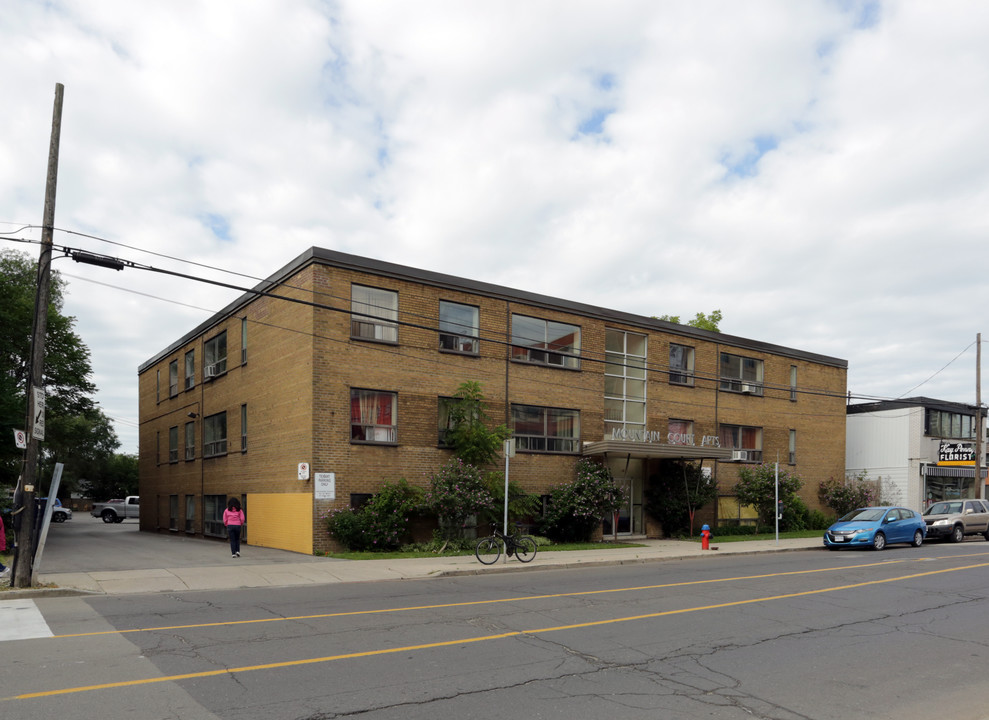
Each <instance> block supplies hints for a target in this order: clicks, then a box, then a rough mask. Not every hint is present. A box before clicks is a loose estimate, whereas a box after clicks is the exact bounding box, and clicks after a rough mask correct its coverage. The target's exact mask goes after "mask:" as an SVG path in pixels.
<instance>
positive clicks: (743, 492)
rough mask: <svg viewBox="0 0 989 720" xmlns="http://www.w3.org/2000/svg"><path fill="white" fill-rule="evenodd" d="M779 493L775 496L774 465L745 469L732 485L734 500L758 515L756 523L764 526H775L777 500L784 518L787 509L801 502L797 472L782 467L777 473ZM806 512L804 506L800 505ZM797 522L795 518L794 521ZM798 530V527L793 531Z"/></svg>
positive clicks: (802, 482) (775, 470)
mask: <svg viewBox="0 0 989 720" xmlns="http://www.w3.org/2000/svg"><path fill="white" fill-rule="evenodd" d="M778 473H779V474H778V478H779V494H778V496H777V491H776V482H777V468H776V466H775V465H767V464H765V463H763V464H762V465H755V466H745V467H743V468H742V469H740V470H739V471H738V482H736V483H735V497H737V498H738V502H739V503H741V504H742V505H751V506H752V507H754V508H755V509H756V512H757V513H758V514H759V523H760V524H761V525H764V526H766V527H772V526H775V525H776V500H777V497H778V498H779V500H780V501H781V502H782V503H783V515H784V519H785V518H786V508H787V507H791V508H795V507H797V505H796V503H797V502H800V504H801V505H803V502H802V501H800V498H798V497H797V491H798V490H800V488H801V487H802V486H803V484H804V481H803V480H801V479H800V476H799V475H797V474H796V473H790V472H788V471H787V470H786V469H784V468H779V470H778ZM803 507H804V509H805V510H806V505H804V506H803ZM794 520H796V518H794ZM794 529H798V528H794Z"/></svg>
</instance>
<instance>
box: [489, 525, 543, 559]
mask: <svg viewBox="0 0 989 720" xmlns="http://www.w3.org/2000/svg"><path fill="white" fill-rule="evenodd" d="M491 531H492V533H493V534H492V535H489V536H488V537H485V538H481V539H480V540H478V541H477V547H475V548H474V555H476V556H477V559H478V562H480V563H482V564H484V565H493V564H494V563H496V562H498V558H500V557H501V548H502V545H504V546H505V554H506V555H507V556H508V557H511V556H512V555H515V557H517V558H518V559H519V562H524V563H527V562H530V561H531V560H532V559H533V558H534V557H536V541H535V540H534V539H532V538H531V537H530V536H528V535H519V534H518V530H517V529H516V532H514V533H512V534H511V535H506V534H505V533H503V532H501V530H499V529H498V527H497V526H496V525H492V526H491Z"/></svg>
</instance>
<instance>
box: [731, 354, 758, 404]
mask: <svg viewBox="0 0 989 720" xmlns="http://www.w3.org/2000/svg"><path fill="white" fill-rule="evenodd" d="M721 389H722V390H730V391H732V392H740V393H748V394H751V395H762V360H756V359H755V358H749V357H742V356H741V355H732V354H730V353H721Z"/></svg>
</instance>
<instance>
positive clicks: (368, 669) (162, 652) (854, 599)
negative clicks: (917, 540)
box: [0, 541, 989, 720]
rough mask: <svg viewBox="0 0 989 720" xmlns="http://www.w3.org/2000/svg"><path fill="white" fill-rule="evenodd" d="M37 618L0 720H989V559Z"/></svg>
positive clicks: (149, 600) (95, 606) (705, 572)
mask: <svg viewBox="0 0 989 720" xmlns="http://www.w3.org/2000/svg"><path fill="white" fill-rule="evenodd" d="M35 602H36V607H37V608H38V609H39V610H40V612H41V614H42V616H43V617H44V619H45V621H46V622H47V623H48V626H49V627H50V628H51V631H52V633H53V634H54V637H51V638H44V639H32V640H18V641H9V642H6V643H2V645H3V647H0V652H3V654H4V657H5V663H4V671H3V676H2V677H3V680H2V688H3V689H2V691H0V696H2V697H3V699H2V700H0V717H3V718H4V720H15V719H16V720H19V719H20V718H52V717H72V718H90V717H92V718H96V717H100V718H104V717H105V718H117V717H121V718H123V717H125V716H126V717H128V718H133V717H137V718H145V717H146V718H159V717H182V718H212V717H219V718H224V720H227V719H231V720H233V719H236V720H240V719H244V720H247V719H251V720H253V719H255V718H313V719H314V720H315V719H316V718H336V717H345V716H348V715H360V716H361V717H362V718H371V719H374V720H378V719H386V718H389V719H390V718H396V719H398V718H402V719H403V720H417V719H419V718H423V719H425V718H429V719H430V720H446V719H447V718H449V719H451V720H453V719H454V718H456V719H457V720H462V718H465V717H467V718H498V719H499V720H501V719H502V718H504V716H506V715H511V716H515V715H518V716H522V717H533V718H551V719H554V718H561V719H563V718H566V719H567V720H581V719H583V718H588V719H591V718H600V717H602V716H609V715H619V716H622V717H624V718H728V719H732V720H734V719H735V718H738V719H742V718H745V719H746V720H751V718H774V719H776V718H781V719H789V718H822V719H823V718H846V717H869V718H922V717H923V718H928V717H933V716H935V715H943V714H948V715H950V716H951V717H952V718H982V717H989V699H987V693H986V692H985V682H984V674H985V673H984V666H985V664H986V662H987V661H989V624H987V623H986V622H985V617H986V614H987V612H989V543H986V542H985V541H981V542H967V543H964V544H961V545H925V546H924V547H922V548H920V549H912V548H907V547H903V548H893V549H890V550H887V551H885V552H883V553H869V552H841V553H821V552H819V551H814V552H810V551H808V552H792V553H783V554H774V555H753V556H735V557H730V558H729V557H725V558H723V559H722V558H717V559H714V558H710V559H706V560H704V561H675V562H664V563H654V564H643V565H628V566H621V567H604V568H593V569H587V570H573V569H571V570H548V571H543V572H526V573H519V574H499V575H480V576H468V577H461V578H448V579H436V580H425V581H401V582H382V583H355V584H340V585H333V586H318V587H311V586H307V587H300V588H278V589H257V590H238V591H224V592H196V593H164V594H149V595H139V596H115V597H102V596H101V597H90V598H48V599H39V600H37V601H35ZM32 693H40V695H39V696H35V697H32V696H31V694H32ZM948 708H950V712H947V709H948Z"/></svg>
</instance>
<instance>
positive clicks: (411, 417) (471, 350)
mask: <svg viewBox="0 0 989 720" xmlns="http://www.w3.org/2000/svg"><path fill="white" fill-rule="evenodd" d="M138 374H139V383H140V422H141V429H140V477H141V495H142V503H141V529H142V530H161V531H165V530H171V531H174V532H178V533H187V534H190V535H197V536H206V537H210V536H215V537H222V536H223V527H222V522H221V517H222V513H223V508H224V506H225V503H226V499H227V498H228V497H230V496H237V497H240V498H241V499H242V502H243V504H244V506H245V508H246V510H247V517H248V525H247V528H246V535H247V541H248V542H249V543H251V544H254V545H261V546H267V547H275V548H284V549H289V550H294V551H298V552H304V553H311V552H314V551H319V550H325V549H327V548H328V547H329V546H330V540H329V538H328V537H327V534H326V530H325V525H324V522H323V521H322V516H323V515H324V514H325V512H326V511H328V510H329V509H332V508H337V507H344V506H346V505H348V504H349V503H350V501H351V499H352V497H355V496H356V497H361V496H364V495H366V494H368V493H373V492H375V490H377V489H378V488H379V487H380V486H381V485H382V484H383V483H384V482H387V481H395V480H398V479H400V478H405V479H406V480H408V481H409V482H410V483H413V484H421V485H423V486H425V485H426V484H427V482H428V477H429V474H430V473H432V472H433V471H435V470H436V469H437V468H438V467H440V466H441V465H442V464H444V463H445V462H446V461H447V460H448V459H449V457H450V455H451V453H450V451H449V450H448V449H446V448H444V447H443V446H442V436H443V431H444V429H445V427H444V424H445V414H444V403H445V401H446V399H447V398H449V397H450V396H452V395H453V393H454V392H455V391H456V390H457V388H458V386H459V385H460V384H461V383H463V382H465V381H477V382H479V383H480V384H481V387H482V389H483V392H484V395H485V398H486V401H487V403H488V414H489V416H490V417H491V418H492V419H494V420H495V421H496V422H505V424H507V425H508V426H509V427H510V428H512V430H513V433H514V434H513V438H514V443H515V447H516V452H517V454H516V456H515V457H514V458H512V459H511V461H510V477H511V479H512V480H515V481H518V482H519V483H521V484H522V486H523V487H525V488H526V489H527V490H528V491H530V492H534V493H540V494H546V493H548V492H549V490H550V488H551V487H553V486H554V485H557V484H560V483H562V482H565V481H567V480H569V479H572V478H573V474H574V467H575V465H576V462H577V460H578V459H579V458H580V457H581V456H592V457H595V458H597V459H598V460H599V461H601V462H604V463H607V464H608V466H609V467H610V468H611V470H612V472H613V474H614V476H615V478H616V482H618V483H621V484H623V485H625V486H627V487H628V488H629V490H630V501H629V506H628V507H627V508H626V509H625V510H624V511H623V512H622V513H621V515H620V517H619V518H618V521H617V526H616V527H611V522H610V521H609V522H608V523H606V525H605V526H604V527H603V530H604V531H605V532H607V533H611V532H613V531H617V532H619V533H623V534H629V535H639V536H642V535H657V534H658V532H659V528H658V527H657V526H656V525H655V523H654V522H653V521H652V520H651V518H649V517H648V516H647V515H646V514H645V513H644V511H643V507H642V502H643V489H644V487H645V486H646V484H647V483H648V482H649V477H650V474H651V469H650V468H651V467H654V464H655V463H656V462H657V461H658V460H659V459H662V458H687V459H691V460H695V461H698V462H701V463H702V464H703V467H704V468H705V472H709V473H710V474H711V476H712V477H713V478H715V479H716V480H717V482H718V483H719V487H720V488H721V490H722V492H723V493H726V494H730V489H731V487H732V486H733V484H734V482H735V479H736V477H737V470H738V467H739V466H740V464H741V463H758V462H762V461H765V462H776V460H777V458H778V459H779V462H780V463H781V465H783V466H785V467H787V468H788V469H789V470H790V471H792V472H796V473H798V474H799V475H800V476H801V477H802V478H803V479H804V481H805V486H804V490H803V491H802V493H803V495H804V499H805V500H806V502H807V503H808V505H809V506H811V507H818V502H817V492H816V491H817V486H818V484H819V483H820V482H821V481H822V480H826V479H827V478H829V477H832V476H833V477H841V476H843V474H844V462H845V392H846V374H847V362H846V361H844V360H840V359H837V358H832V357H827V356H823V355H817V354H814V353H809V352H806V351H802V350H795V349H792V348H785V347H780V346H775V345H771V344H768V343H764V342H759V341H754V340H748V339H745V338H740V337H732V336H729V335H724V334H721V333H715V332H708V331H704V330H699V329H696V328H692V327H688V326H683V325H677V324H673V323H669V322H664V321H661V320H656V319H653V318H648V317H643V316H639V315H632V314H629V313H624V312H620V311H617V310H609V309H606V308H600V307H594V306H591V305H586V304H582V303H577V302H572V301H568V300H562V299H558V298H552V297H547V296H544V295H539V294H536V293H531V292H525V291H519V290H514V289H510V288H506V287H500V286H496V285H491V284H487V283H481V282H475V281H472V280H467V279H464V278H458V277H452V276H449V275H442V274H439V273H434V272H429V271H426V270H419V269H416V268H411V267H405V266H401V265H395V264H392V263H386V262H381V261H378V260H371V259H368V258H362V257H358V256H354V255H347V254H343V253H339V252H333V251H329V250H324V249H320V248H312V249H310V250H308V251H307V252H305V253H303V254H302V255H300V256H299V257H297V258H296V259H295V260H293V261H292V262H291V263H289V264H288V265H286V266H285V267H284V268H282V269H281V270H279V271H278V272H276V273H275V274H274V275H272V276H271V277H270V278H269V279H268V280H267V281H265V282H263V283H261V284H259V285H258V286H257V287H256V288H254V289H253V290H252V291H250V292H247V293H245V294H244V295H243V296H242V297H241V298H240V299H238V300H237V301H235V302H234V303H232V304H230V305H229V306H228V307H226V308H225V309H223V310H222V311H221V312H219V313H217V314H216V315H215V316H213V317H211V318H210V319H209V320H207V321H206V322H204V323H202V324H201V325H199V326H198V327H196V328H195V329H193V330H192V331H191V332H189V333H188V334H186V335H184V336H183V337H181V338H179V339H178V340H176V341H175V342H173V343H171V344H170V345H169V346H168V347H167V348H165V349H164V350H163V351H161V352H160V353H158V354H156V355H155V356H154V357H152V358H150V359H149V360H148V361H147V362H145V363H144V364H143V365H142V366H141V367H140V368H139V371H138ZM715 516H717V517H715ZM739 517H740V509H739V508H738V506H737V503H734V502H733V499H732V498H731V497H725V498H722V501H721V502H720V503H719V505H718V507H716V508H709V509H708V515H707V516H706V517H705V521H707V522H711V521H722V522H724V521H731V520H736V519H738V518H739Z"/></svg>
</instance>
